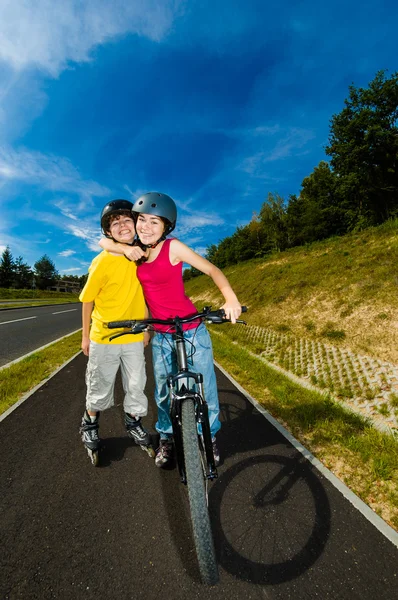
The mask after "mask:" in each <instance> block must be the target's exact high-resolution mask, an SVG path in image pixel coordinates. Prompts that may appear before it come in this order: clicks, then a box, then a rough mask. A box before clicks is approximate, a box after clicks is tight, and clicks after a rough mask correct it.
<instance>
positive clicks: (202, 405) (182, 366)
mask: <svg viewBox="0 0 398 600" xmlns="http://www.w3.org/2000/svg"><path fill="white" fill-rule="evenodd" d="M175 329H176V331H175V333H174V334H173V340H174V346H175V350H176V358H177V367H178V371H177V373H176V374H172V373H171V374H170V375H169V376H168V378H167V385H168V388H169V393H170V417H171V423H172V427H173V437H174V445H175V449H176V457H177V465H178V470H179V473H180V477H181V481H182V482H183V483H185V484H186V482H187V479H186V474H185V460H184V450H183V445H182V435H181V421H182V415H181V404H182V403H183V402H184V400H187V399H188V398H192V399H193V400H194V404H195V413H196V422H197V423H200V425H201V428H202V436H203V438H202V439H203V445H204V450H205V456H206V462H207V473H206V477H207V478H208V479H214V478H216V477H217V469H216V466H215V463H214V456H213V450H212V443H211V432H210V423H209V414H208V408H207V402H206V400H205V395H204V389H203V376H202V374H201V373H194V372H192V371H189V369H188V357H187V351H186V347H185V338H184V330H183V328H182V321H181V320H180V319H178V318H176V319H175ZM190 379H192V380H193V381H194V382H195V386H196V387H197V390H196V389H194V388H192V387H191V386H190V384H189V380H190Z"/></svg>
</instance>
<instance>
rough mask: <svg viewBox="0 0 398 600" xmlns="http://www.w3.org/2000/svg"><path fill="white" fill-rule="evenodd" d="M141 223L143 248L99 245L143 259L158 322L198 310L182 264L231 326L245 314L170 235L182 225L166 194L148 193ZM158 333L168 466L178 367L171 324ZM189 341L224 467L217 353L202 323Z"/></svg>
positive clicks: (140, 270) (162, 449) (162, 459)
mask: <svg viewBox="0 0 398 600" xmlns="http://www.w3.org/2000/svg"><path fill="white" fill-rule="evenodd" d="M132 210H133V216H134V217H135V219H136V232H137V235H138V237H139V240H140V242H141V245H142V246H141V247H140V246H127V245H124V244H117V243H115V242H113V241H112V240H110V239H102V240H101V242H100V245H101V247H102V248H105V249H106V250H108V251H111V252H119V253H124V254H125V255H126V256H127V258H129V259H130V260H136V261H138V267H137V276H138V279H139V280H140V282H141V285H142V287H143V291H144V296H145V300H146V303H147V305H148V307H149V310H150V313H151V316H152V317H153V318H155V319H169V318H173V317H175V316H176V315H178V316H179V317H185V316H187V315H191V314H193V313H195V312H196V308H195V306H194V304H193V303H192V302H191V300H190V299H189V298H188V296H186V294H185V290H184V282H183V278H182V266H183V263H186V264H188V265H190V266H192V267H194V268H195V269H198V270H199V271H201V272H202V273H205V274H206V275H209V277H211V278H212V280H213V281H214V283H215V284H216V285H217V287H218V288H219V290H220V291H221V293H222V295H223V296H224V299H225V304H224V305H223V306H222V308H223V309H224V311H225V314H226V317H227V318H229V319H230V320H231V321H232V323H235V322H236V319H237V318H239V316H240V314H241V305H240V302H239V301H238V299H237V297H236V295H235V294H234V292H233V290H232V288H231V286H230V284H229V282H228V280H227V278H226V277H225V275H224V274H223V273H222V272H221V271H220V269H219V268H218V267H216V266H215V265H213V264H212V263H210V262H209V261H208V260H206V259H205V258H203V257H202V256H200V255H199V254H197V253H196V252H194V251H193V250H191V249H190V248H189V247H188V246H186V245H185V244H183V243H182V242H180V241H179V240H177V239H176V238H167V239H166V236H167V235H168V234H169V233H171V231H173V229H174V228H175V225H176V221H177V208H176V205H175V203H174V200H173V199H172V198H170V196H167V195H166V194H161V193H158V192H149V193H147V194H144V195H143V196H141V197H140V198H138V200H137V201H136V202H135V203H134V205H133V209H132ZM156 329H157V331H158V332H159V333H155V335H154V337H153V339H152V357H153V368H154V376H155V385H156V388H155V400H156V404H157V407H158V421H157V423H156V429H157V431H158V432H159V433H160V446H159V448H158V450H157V453H156V459H155V464H156V466H158V467H164V466H166V465H167V464H168V463H169V461H170V459H171V456H172V426H171V420H170V414H169V409H170V406H169V393H168V388H167V384H166V381H167V375H168V374H169V373H170V372H172V371H173V370H174V368H175V357H174V356H173V348H174V346H173V343H172V334H171V333H167V331H168V328H167V326H156ZM184 330H185V331H186V332H187V336H188V340H190V341H191V342H192V343H193V344H194V347H195V352H194V354H193V356H192V359H191V360H192V364H190V368H191V369H192V370H193V371H194V372H197V371H200V372H201V373H202V375H203V381H204V390H205V394H206V401H207V404H208V410H209V420H210V429H211V434H212V441H213V453H214V459H215V463H216V464H219V463H220V455H219V452H218V448H217V445H216V438H215V435H216V433H217V431H218V430H219V429H220V426H221V425H220V421H219V403H218V393H217V384H216V376H215V372H214V365H213V350H212V345H211V340H210V335H209V333H208V331H207V329H206V326H205V325H204V324H203V323H201V324H200V325H199V327H198V324H197V323H187V324H185V325H184Z"/></svg>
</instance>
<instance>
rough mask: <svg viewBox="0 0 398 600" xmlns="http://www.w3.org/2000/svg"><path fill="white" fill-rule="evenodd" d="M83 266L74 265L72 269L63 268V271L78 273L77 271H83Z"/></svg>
mask: <svg viewBox="0 0 398 600" xmlns="http://www.w3.org/2000/svg"><path fill="white" fill-rule="evenodd" d="M81 270H82V268H81V267H72V268H71V269H61V273H73V274H74V273H76V272H77V271H81Z"/></svg>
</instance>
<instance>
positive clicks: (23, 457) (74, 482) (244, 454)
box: [0, 354, 398, 600]
mask: <svg viewBox="0 0 398 600" xmlns="http://www.w3.org/2000/svg"><path fill="white" fill-rule="evenodd" d="M148 361H149V359H148ZM85 364H86V359H85V357H84V356H83V355H82V354H80V355H79V356H77V357H76V358H74V359H73V360H72V361H71V362H70V363H69V364H68V365H67V366H66V367H64V368H63V369H62V370H61V371H60V372H59V373H58V374H57V375H56V376H55V377H53V378H52V379H50V380H49V381H48V382H47V383H46V384H45V385H44V386H43V387H42V388H41V389H40V390H38V391H36V392H35V393H34V394H33V395H32V396H31V397H30V398H29V399H28V400H26V401H25V402H24V403H23V404H21V405H20V406H19V407H18V408H17V409H16V410H15V411H14V412H12V413H11V414H9V415H8V416H7V417H6V418H5V419H3V420H2V421H0V456H1V461H0V486H1V488H0V489H1V494H0V598H1V599H2V600H17V599H18V600H31V599H32V600H33V599H37V598H40V600H47V599H60V600H68V599H71V600H72V599H73V600H80V599H82V600H109V599H110V598H118V599H119V600H127V599H132V600H133V599H134V600H140V599H144V598H145V599H146V600H148V599H149V600H152V599H157V598H160V597H165V598H170V599H172V600H180V599H181V600H182V599H184V600H186V598H206V600H207V599H213V598H214V599H217V600H219V599H228V600H235V599H236V600H238V599H239V600H241V599H242V598H244V599H245V600H250V599H255V600H257V599H258V600H260V599H261V600H264V599H268V600H282V599H283V600H289V599H293V598H294V599H295V600H304V599H305V600H312V599H314V598H320V599H322V600H324V599H325V598H330V599H333V600H356V599H358V600H359V599H361V600H373V599H374V598H378V600H384V599H386V600H387V599H388V600H391V598H394V597H397V589H398V549H397V547H396V546H395V545H393V544H392V543H391V542H390V541H389V540H388V539H386V538H385V537H384V536H383V535H382V534H381V533H380V531H378V530H377V529H376V527H375V526H374V525H373V524H371V523H370V522H369V521H368V520H366V519H365V517H364V516H363V515H362V514H360V513H359V512H358V511H357V510H356V509H355V508H354V506H353V505H352V504H350V503H349V502H348V501H347V500H346V499H345V498H344V497H343V495H342V494H341V493H340V492H339V491H338V490H337V489H336V488H335V487H333V485H332V484H331V483H330V481H328V479H326V478H325V477H323V476H322V475H321V474H320V473H319V472H318V471H317V470H316V469H315V468H314V467H313V466H312V465H311V464H310V463H309V462H307V461H306V460H305V459H304V458H303V456H302V454H301V453H299V452H297V450H295V449H294V448H293V446H291V444H290V443H289V442H288V441H287V440H286V438H285V437H283V436H282V435H281V433H279V432H278V431H277V430H276V429H275V428H274V427H273V426H272V425H271V424H270V423H269V422H268V421H267V420H266V419H265V418H264V416H263V415H262V414H261V413H260V412H258V411H257V410H256V408H255V407H253V405H252V404H251V403H250V402H249V401H248V400H247V398H246V397H245V396H244V395H243V394H242V393H241V392H240V391H239V390H238V389H236V388H235V386H234V385H233V383H232V382H231V381H230V380H229V379H228V378H227V377H225V376H224V375H223V374H222V373H220V372H218V373H217V381H218V387H219V393H220V404H221V419H222V422H223V426H222V429H221V431H220V433H219V435H218V442H219V447H220V450H221V453H222V457H223V462H222V465H221V466H220V468H219V478H218V480H216V481H215V482H214V483H213V484H211V492H210V497H209V506H210V513H211V519H212V525H213V530H214V538H215V544H216V549H217V556H218V561H219V565H220V575H221V578H220V583H219V584H218V585H217V586H215V587H214V588H210V589H207V588H204V586H203V585H202V584H201V583H200V579H199V573H198V569H197V564H196V557H195V552H194V549H193V543H192V537H191V532H190V524H189V511H188V504H187V494H186V489H185V488H184V486H183V485H182V484H180V482H179V478H178V473H177V470H176V468H173V469H171V470H161V469H157V468H156V467H155V466H154V462H153V460H151V459H150V458H149V457H148V456H147V454H146V453H144V452H142V451H141V450H140V449H139V448H138V447H136V446H134V444H133V443H132V442H130V440H129V439H128V438H127V437H126V434H125V431H124V427H123V423H122V407H121V398H122V392H121V387H120V381H118V383H117V387H116V398H117V404H116V406H115V407H114V408H112V409H110V410H109V411H107V412H106V413H104V414H103V415H101V425H100V434H101V437H102V439H103V449H102V452H101V461H102V463H101V464H102V466H101V467H100V468H97V469H95V468H94V467H93V466H92V465H91V463H90V461H89V459H88V457H87V454H86V452H85V450H84V449H83V448H82V446H81V442H80V439H79V435H78V432H77V429H78V423H79V421H80V418H81V413H82V410H83V406H84V397H85V384H84V371H85ZM148 372H149V373H150V372H151V365H150V363H149V362H148ZM147 392H148V397H149V398H152V397H153V381H152V379H149V381H148V386H147ZM145 422H146V425H147V426H148V427H149V429H150V430H151V431H152V432H154V423H155V409H154V406H153V403H152V402H150V411H149V414H148V417H147V418H146V419H145ZM154 441H155V442H156V438H155V436H154Z"/></svg>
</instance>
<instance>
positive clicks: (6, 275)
mask: <svg viewBox="0 0 398 600" xmlns="http://www.w3.org/2000/svg"><path fill="white" fill-rule="evenodd" d="M13 283H14V259H13V257H12V254H11V250H10V247H9V246H7V247H6V249H5V250H4V252H3V254H2V255H1V262H0V287H2V288H10V287H11V286H12V284H13Z"/></svg>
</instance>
